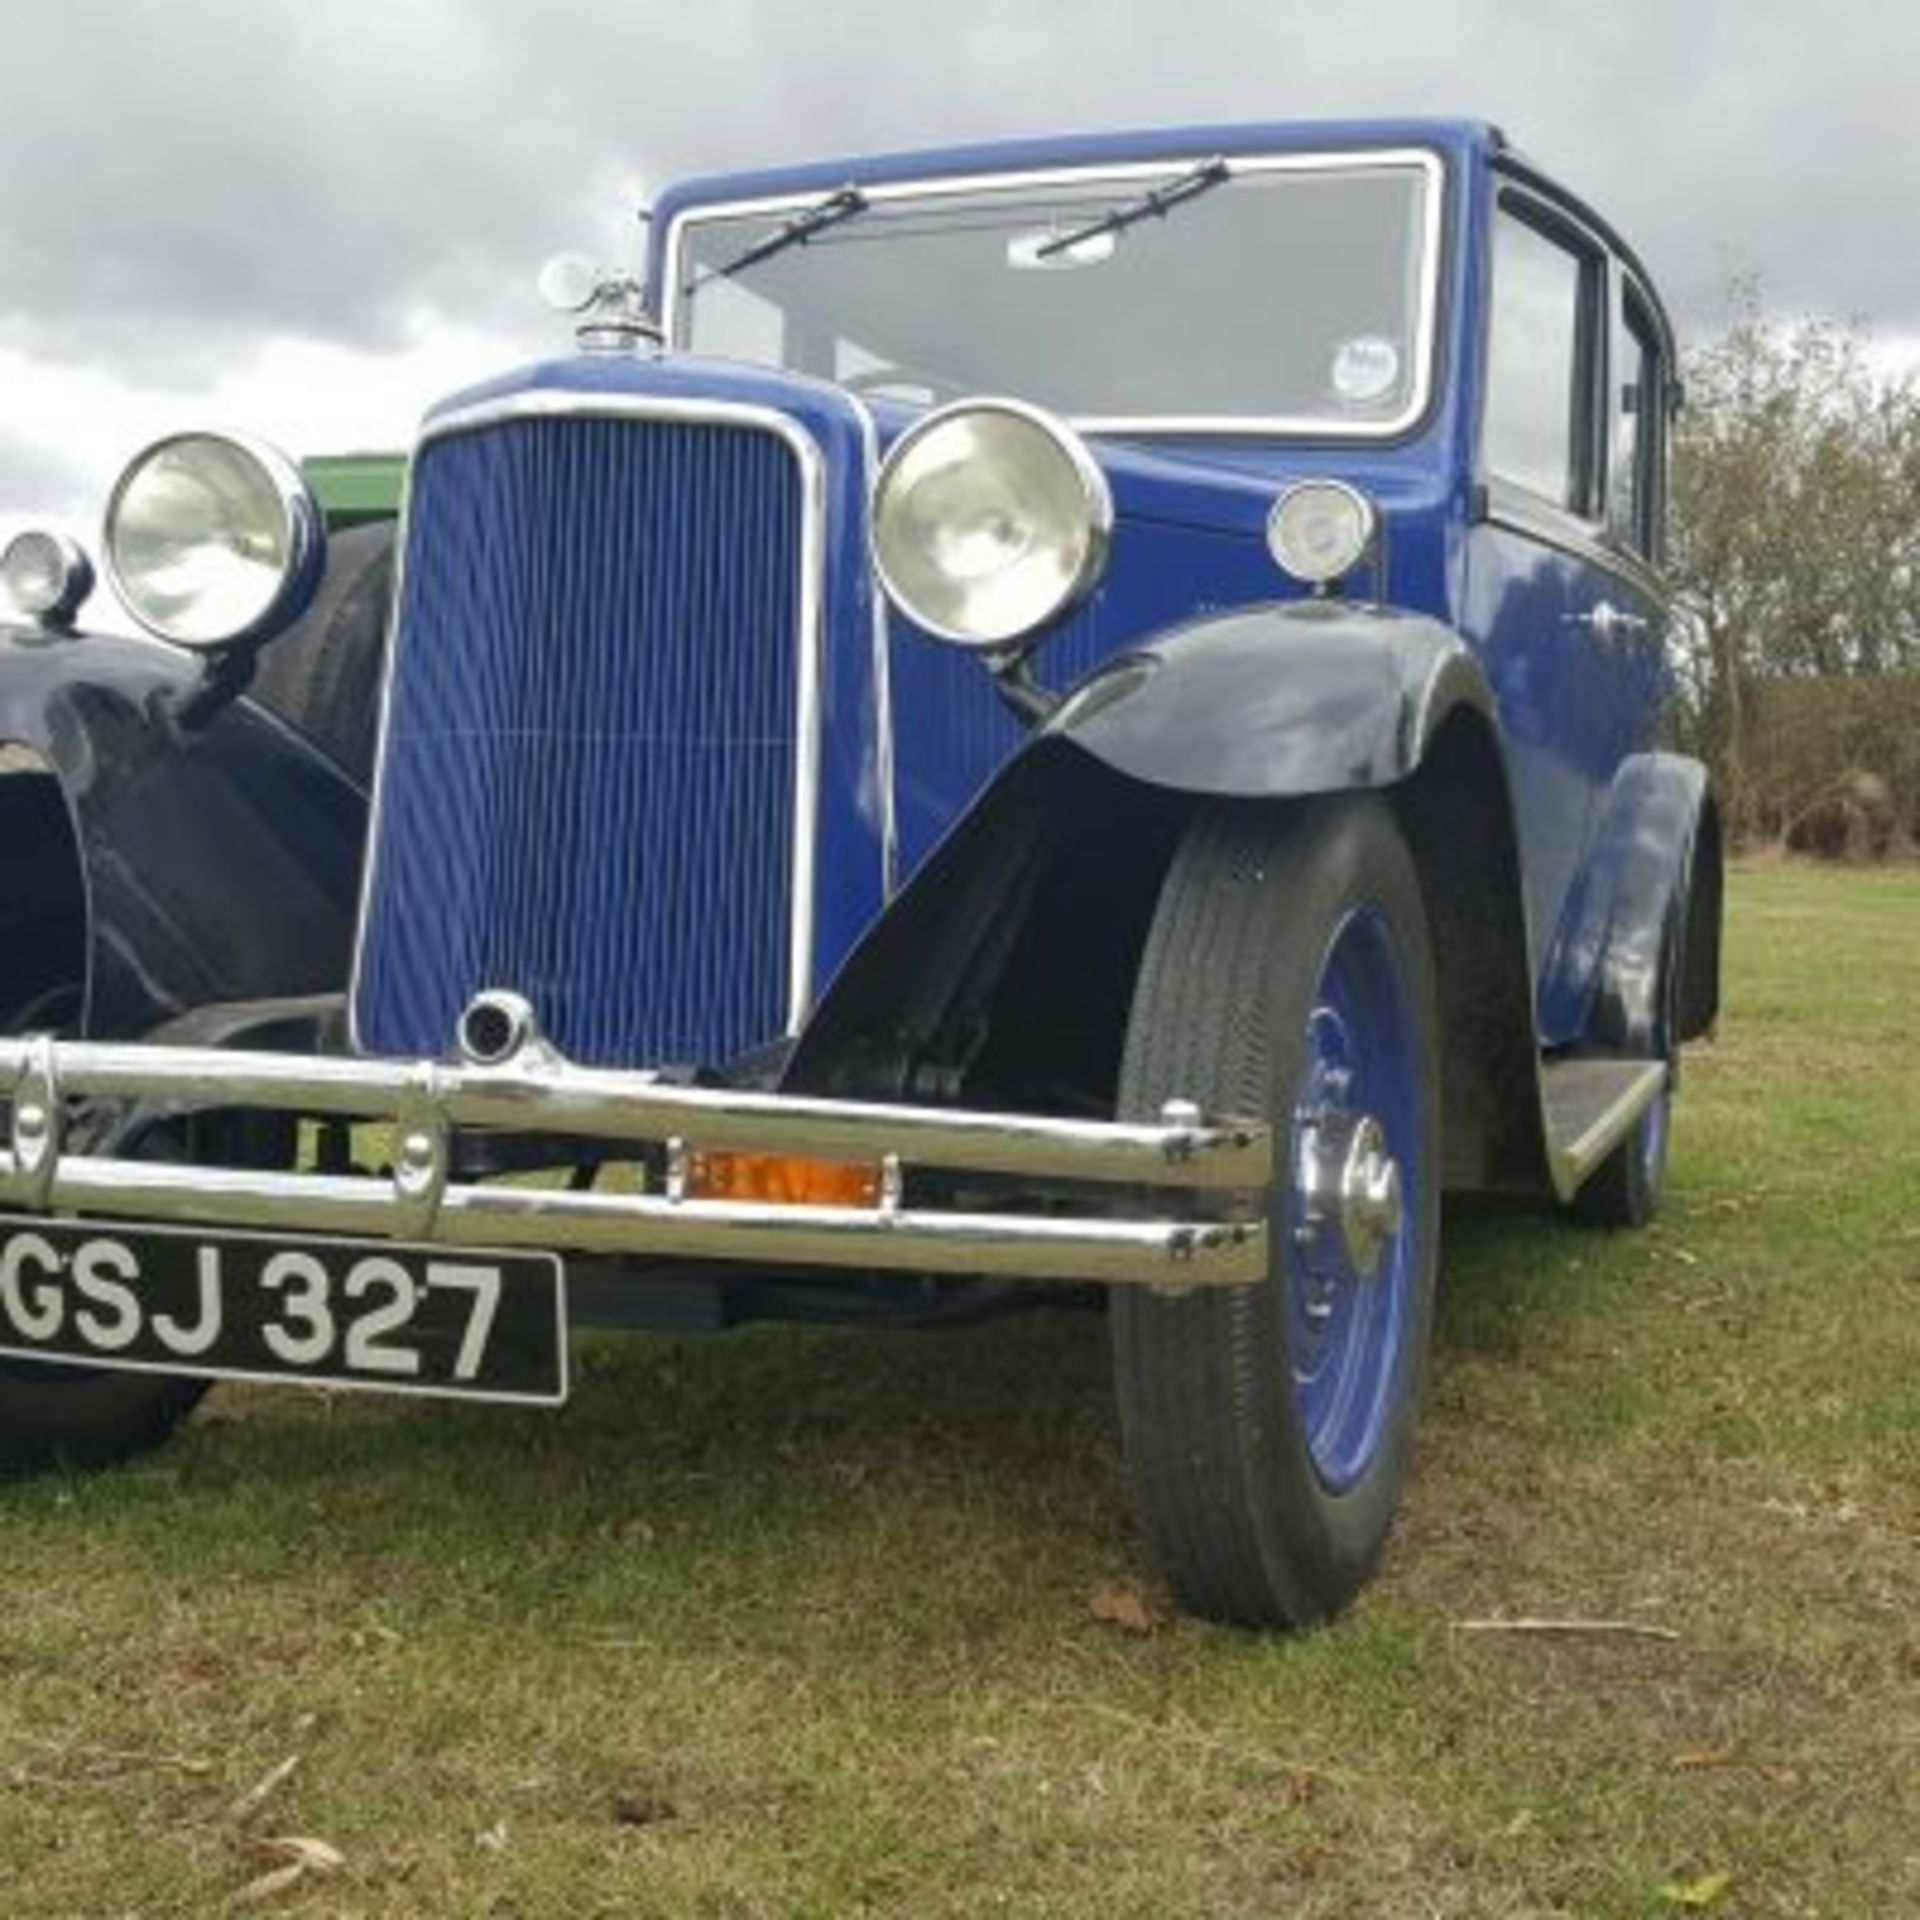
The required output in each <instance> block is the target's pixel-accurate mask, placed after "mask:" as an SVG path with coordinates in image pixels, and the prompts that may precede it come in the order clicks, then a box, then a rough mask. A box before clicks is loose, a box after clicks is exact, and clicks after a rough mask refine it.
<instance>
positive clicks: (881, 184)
mask: <svg viewBox="0 0 1920 1920" xmlns="http://www.w3.org/2000/svg"><path fill="white" fill-rule="evenodd" d="M1213 157H1215V156H1214V154H1213V152H1212V151H1211V150H1210V151H1208V152H1205V153H1193V154H1170V155H1167V156H1165V157H1164V158H1162V159H1158V160H1151V161H1129V162H1125V163H1121V164H1111V163H1109V164H1103V165H1094V166H1085V167H1042V168H1032V169H1027V170H1024V171H1019V172H1009V173H973V174H930V175H927V176H926V177H924V178H922V179H917V180H886V181H874V182H867V181H858V182H857V184H858V185H859V187H860V191H861V192H862V193H863V194H865V195H866V197H867V198H868V200H870V201H875V202H880V201H886V200H911V199H931V198H938V197H941V196H944V195H947V194H962V193H982V192H986V193H991V192H995V191H1005V192H1014V191H1018V190H1019V189H1021V188H1023V187H1042V186H1049V185H1070V186H1086V185H1093V184H1098V183H1099V182H1101V181H1105V180H1111V181H1114V182H1116V183H1121V184H1125V183H1128V182H1131V181H1135V180H1151V179H1156V178H1159V177H1161V176H1163V175H1167V174H1172V173H1177V172H1178V171H1179V169H1180V168H1181V167H1182V166H1192V165H1197V164H1199V163H1200V162H1202V161H1204V160H1209V159H1212V158H1213ZM1227 165H1228V168H1229V170H1230V171H1231V172H1233V173H1236V174H1260V173H1341V172H1377V171H1381V170H1383V169H1392V168H1406V167H1411V168H1414V169H1417V170H1418V171H1419V172H1420V173H1421V175H1422V176H1423V177H1424V180H1425V183H1426V191H1425V193H1424V194H1423V195H1422V203H1423V204H1422V207H1421V247H1422V254H1423V258H1422V263H1421V273H1420V284H1419V290H1418V295H1417V299H1416V307H1415V318H1414V365H1415V369H1416V376H1417V384H1416V385H1415V387H1414V390H1413V392H1412V393H1411V394H1410V395H1409V397H1408V403H1407V405H1406V407H1404V408H1403V409H1402V410H1401V412H1400V413H1399V414H1398V415H1397V416H1396V417H1395V418H1393V419H1392V420H1384V421H1351V422H1346V423H1342V422H1340V421H1338V420H1330V419H1328V418H1326V417H1325V416H1324V415H1318V414H1313V415H1297V414H1271V415H1247V414H1068V415H1064V416H1062V417H1063V418H1065V419H1066V421H1067V424H1068V425H1069V426H1072V427H1075V428H1077V429H1078V430H1079V431H1080V432H1082V433H1089V434H1103V433H1105V434H1126V435H1130V436H1134V435H1164V436H1180V435H1201V436H1209V437H1212V436H1221V437H1227V436H1233V437H1246V436H1260V437H1266V436H1271V435H1277V434H1298V435H1302V436H1306V437H1310V438H1314V439H1329V440H1341V441H1349V440H1362V441H1364V440H1388V439H1393V438H1396V437H1397V436H1399V435H1400V434H1403V433H1406V432H1407V431H1408V430H1409V429H1411V428H1413V427H1415V426H1417V425H1418V424H1419V422H1420V421H1421V419H1422V418H1423V417H1424V416H1425V414H1426V411H1427V408H1428V405H1429V404H1430V402H1431V401H1432V399H1433V395H1434V391H1435V387H1436V384H1437V383H1436V375H1437V373H1438V367H1437V365H1436V359H1435V356H1436V350H1437V347H1438V327H1439V314H1440V254H1441V245H1440V243H1441V238H1442V227H1443V219H1444V213H1445V204H1446V192H1445V183H1446V167H1445V163H1444V162H1443V161H1442V159H1441V157H1440V155H1439V153H1438V152H1437V151H1435V150H1434V149H1433V148H1431V147H1372V148H1367V147H1360V148H1355V149H1353V150H1352V151H1351V152H1346V153H1341V152H1323V153H1289V154H1230V155H1228V156H1227ZM817 197H818V196H817V195H815V194H806V193H794V194H776V195H771V196H766V197H762V198H759V199H748V200H714V201H706V202H703V203H702V204H700V205H699V206H697V207H689V208H686V209H685V210H684V211H682V212H680V213H677V214H675V215H674V217H673V220H672V223H671V224H670V225H669V226H668V228H667V232H666V236H665V240H664V242H663V245H662V248H661V305H660V310H661V315H662V318H663V320H664V321H665V324H666V329H667V338H668V341H669V342H670V344H671V346H672V347H673V349H674V350H675V351H678V352H686V351H689V349H688V348H687V345H686V342H685V339H684V337H683V335H684V328H683V327H682V326H681V324H680V293H681V285H680V283H681V280H682V278H683V275H682V271H681V242H682V231H683V229H685V228H687V227H689V226H694V225H697V224H699V223H700V222H702V221H714V220H731V219H738V218H740V217H741V216H742V215H747V214H761V213H788V212H791V211H793V210H794V209H795V208H797V207H804V206H806V205H808V204H809V203H810V202H811V201H812V200H814V199H816V198H817Z"/></svg>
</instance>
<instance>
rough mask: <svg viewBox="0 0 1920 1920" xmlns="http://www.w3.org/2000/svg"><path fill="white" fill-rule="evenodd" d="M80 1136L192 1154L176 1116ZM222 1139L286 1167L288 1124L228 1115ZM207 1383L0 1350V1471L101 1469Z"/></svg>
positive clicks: (239, 1160)
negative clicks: (24, 1356) (230, 1118)
mask: <svg viewBox="0 0 1920 1920" xmlns="http://www.w3.org/2000/svg"><path fill="white" fill-rule="evenodd" d="M90 1133H91V1135H92V1139H91V1144H93V1145H94V1147H95V1148H96V1150H97V1151H102V1152H112V1153H116V1154H121V1155H125V1156H128V1157H131V1158H137V1159H147V1160H170V1161H175V1162H182V1161H190V1160H191V1159H192V1158H193V1157H194V1154H193V1140H192V1135H191V1130H190V1127H189V1126H188V1125H187V1123H184V1122H172V1121H165V1120H159V1121H155V1120H148V1119H143V1118H140V1117H138V1116H136V1115H101V1116H96V1117H95V1119H94V1120H93V1122H92V1125H91V1128H90ZM223 1144H224V1147H225V1149H226V1151H227V1152H228V1155H229V1157H230V1158H231V1159H232V1160H233V1161H234V1162H235V1163H236V1164H239V1165H258V1166H287V1165H290V1164H291V1152H292V1139H291V1134H290V1131H289V1129H288V1128H287V1127H286V1126H285V1124H284V1123H282V1122H280V1121H278V1120H277V1119H275V1118H273V1117H271V1116H251V1115H250V1116H247V1117H246V1118H244V1119H242V1120H238V1121H236V1122H234V1123H233V1125H232V1127H231V1128H230V1137H229V1138H228V1139H227V1140H226V1141H225V1142H224V1143H223ZM0 1277H7V1276H0ZM9 1278H10V1277H9ZM10 1283H11V1284H15V1285H17V1284H19V1283H18V1281H17V1279H10ZM211 1384H212V1383H211V1382H210V1381H208V1380H204V1379H200V1378H198V1377H195V1376H190V1375H185V1374H172V1373H132V1372H124V1373H123V1372H117V1371H113V1370H111V1369H108V1368H103V1367H89V1366H86V1365H84V1364H73V1365H68V1364H64V1363H55V1362H48V1361H36V1360H26V1359H21V1358H18V1357H8V1356H5V1355H0V1473H28V1472H34V1471H37V1470H38V1469H40V1468H43V1467H81V1468H85V1467H104V1466H111V1465H113V1464H114V1463H115V1462H117V1461H120V1460H125V1459H129V1458H131V1457H132V1456H133V1455H135V1454H140V1453H145V1452H146V1451H148V1449H150V1448H152V1447H157V1446H159V1445H160V1443H161V1442H162V1441H163V1440H165V1439H166V1438H167V1437H168V1436H169V1435H170V1434H171V1433H172V1432H173V1430H174V1429H175V1428H176V1427H178V1426H179V1425H180V1423H181V1422H182V1421H183V1420H185V1419H186V1417H187V1416H188V1415H189V1414H190V1413H191V1412H192V1411H193V1410H194V1408H195V1407H196V1406H198V1405H199V1404H200V1401H201V1400H202V1399H203V1398H204V1397H205V1395H206V1392H207V1389H208V1387H209V1386H210V1385H211Z"/></svg>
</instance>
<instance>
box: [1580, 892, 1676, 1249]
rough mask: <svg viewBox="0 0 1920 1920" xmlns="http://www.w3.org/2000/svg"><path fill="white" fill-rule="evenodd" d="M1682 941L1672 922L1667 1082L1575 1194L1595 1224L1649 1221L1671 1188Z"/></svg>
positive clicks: (1662, 1026) (1664, 951) (1665, 956)
mask: <svg viewBox="0 0 1920 1920" xmlns="http://www.w3.org/2000/svg"><path fill="white" fill-rule="evenodd" d="M1678 952H1679V941H1678V938H1677V936H1676V933H1675V931H1674V928H1673V927H1671V926H1669V928H1668V929H1667V933H1666V938H1665V939H1664V940H1663V941H1662V942H1661V944H1660V985H1659V1000H1658V1006H1659V1010H1660V1011H1659V1017H1658V1021H1657V1023H1656V1032H1655V1043H1656V1045H1657V1046H1659V1047H1660V1048H1662V1049H1664V1051H1665V1053H1666V1059H1667V1084H1666V1086H1665V1087H1664V1088H1662V1090H1661V1093H1660V1097H1659V1098H1658V1099H1657V1100H1655V1101H1654V1102H1653V1103H1652V1105H1650V1106H1649V1107H1648V1108H1647V1109H1646V1111H1645V1112H1644V1113H1642V1114H1641V1116H1640V1118H1639V1119H1638V1120H1637V1121H1636V1122H1635V1123H1634V1125H1633V1128H1632V1130H1631V1131H1630V1132H1629V1133H1628V1134H1627V1136H1626V1138H1625V1139H1624V1140H1622V1141H1621V1142H1620V1144H1619V1145H1618V1146H1617V1147H1615V1148H1614V1150H1613V1151H1612V1152H1611V1153H1610V1154H1608V1155H1607V1157H1606V1159H1605V1160H1603V1161H1602V1162H1601V1163H1600V1165H1599V1167H1598V1168H1597V1169H1596V1170H1595V1172H1594V1173H1593V1175H1592V1176H1591V1177H1590V1178H1589V1179H1588V1181H1587V1183H1586V1185H1585V1186H1583V1187H1582V1188H1581V1189H1580V1191H1579V1192H1578V1193H1576V1194H1575V1195H1574V1197H1573V1215H1574V1218H1575V1219H1577V1220H1580V1221H1583V1222H1584V1223H1585V1224H1586V1225H1588V1226H1590V1227H1606V1228H1610V1229H1614V1230H1622V1229H1626V1228H1632V1227H1644V1226H1646V1225H1647V1224H1648V1223H1649V1222H1650V1221H1651V1220H1652V1219H1653V1217H1654V1215H1655V1214H1657V1213H1658V1212H1659V1211H1660V1202H1661V1201H1662V1200H1663V1199H1664V1198H1665V1197H1666V1191H1667V1148H1668V1142H1669V1140H1670V1138H1671V1136H1672V1133H1673V1088H1674V1078H1675V1070H1676V1069H1677V1067H1678V1064H1679V1053H1678V1043H1677V1041H1676V1039H1675V1034H1676V1032H1677V1030H1678V1004H1677V1003H1678V994H1679V976H1680V968H1679V964H1678Z"/></svg>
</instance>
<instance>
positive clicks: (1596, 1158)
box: [1541, 1060, 1668, 1200]
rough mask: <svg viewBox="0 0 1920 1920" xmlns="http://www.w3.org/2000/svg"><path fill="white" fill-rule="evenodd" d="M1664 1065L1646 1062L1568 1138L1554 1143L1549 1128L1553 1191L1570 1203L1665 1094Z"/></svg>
mask: <svg viewBox="0 0 1920 1920" xmlns="http://www.w3.org/2000/svg"><path fill="white" fill-rule="evenodd" d="M1667 1071H1668V1069H1667V1063H1666V1062H1665V1061H1664V1060H1649V1061H1646V1062H1645V1063H1644V1064H1642V1065H1641V1067H1640V1068H1639V1070H1638V1072H1636V1073H1635V1074H1634V1075H1633V1076H1632V1077H1631V1078H1630V1079H1629V1080H1627V1081H1626V1082H1625V1084H1624V1085H1623V1086H1622V1087H1621V1089H1620V1091H1619V1092H1618V1093H1617V1094H1616V1095H1615V1096H1614V1097H1613V1099H1612V1100H1611V1101H1609V1102H1608V1104H1607V1105H1606V1106H1605V1107H1604V1108H1602V1109H1601V1111H1600V1112H1598V1113H1596V1114H1595V1115H1594V1116H1593V1118H1592V1119H1591V1120H1589V1121H1588V1122H1587V1123H1586V1125H1585V1126H1584V1127H1583V1128H1582V1129H1581V1130H1580V1132H1579V1133H1577V1134H1575V1135H1574V1136H1573V1137H1572V1138H1571V1139H1567V1140H1555V1139H1553V1138H1552V1136H1551V1128H1549V1137H1548V1160H1549V1162H1550V1164H1551V1167H1552V1171H1553V1184H1554V1190H1555V1192H1556V1193H1558V1195H1559V1196H1560V1198H1561V1199H1562V1200H1571V1199H1572V1198H1573V1196H1574V1195H1575V1194H1576V1193H1577V1192H1578V1191H1579V1190H1580V1188H1581V1187H1582V1186H1584V1185H1585V1184H1586V1181H1587V1178H1588V1176H1589V1175H1590V1174H1592V1173H1593V1172H1594V1171H1595V1170H1596V1169H1597V1168H1598V1167H1599V1165H1600V1163H1601V1161H1603V1160H1604V1159H1605V1158H1606V1157H1607V1155H1608V1154H1609V1153H1611V1152H1612V1151H1613V1149H1614V1148H1615V1147H1617V1146H1618V1145H1619V1144H1620V1142H1621V1141H1622V1140H1624V1139H1625V1138H1626V1136H1627V1134H1628V1132H1629V1131H1630V1130H1631V1129H1632V1127H1633V1125H1634V1123H1635V1122H1636V1121H1637V1120H1638V1119H1639V1118H1640V1116H1641V1115H1642V1114H1643V1113H1644V1112H1646V1110H1647V1109H1648V1108H1649V1107H1650V1106H1652V1105H1653V1103H1654V1101H1656V1100H1657V1099H1658V1098H1659V1097H1660V1095H1661V1094H1662V1093H1663V1092H1665V1090H1666V1085H1667ZM1541 1093H1542V1100H1541V1110H1542V1112H1543V1113H1544V1112H1546V1111H1547V1107H1548V1102H1547V1101H1546V1099H1545V1097H1544V1096H1545V1093H1546V1082H1545V1078H1544V1076H1543V1079H1542V1086H1541Z"/></svg>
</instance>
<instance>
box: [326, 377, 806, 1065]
mask: <svg viewBox="0 0 1920 1920" xmlns="http://www.w3.org/2000/svg"><path fill="white" fill-rule="evenodd" d="M537 419H616V420H668V421H674V422H678V423H683V424H690V425H702V426H730V427H739V428H745V429H749V430H754V431H758V432H762V433H770V434H772V435H773V436H774V437H775V438H776V439H778V440H780V441H781V442H782V443H783V444H784V445H785V446H786V447H787V449H788V450H789V451H790V452H791V453H792V454H793V456H794V462H795V465H796V466H797V467H798V469H799V472H800V484H801V496H802V497H801V514H802V520H801V527H802V539H801V553H800V584H799V601H800V620H799V629H798V632H797V634H796V636H795V643H796V648H797V651H798V659H797V661H796V663H795V676H796V691H795V696H794V698H795V710H794V731H795V736H796V737H795V740H794V813H793V845H792V849H791V856H790V881H789V884H790V886H791V889H792V899H791V901H790V902H789V914H788V931H787V1025H786V1031H787V1033H788V1034H789V1035H793V1034H797V1033H798V1032H799V1031H800V1028H801V1026H802V1025H803V1024H804V1022H805V1020H806V1016H807V1012H808V1009H809V1008H810V1007H811V1005H812V1003H813V931H814V908H815V869H814V861H815V851H816V848H817V846H818V843H819V810H820V755H821V738H820V735H821V726H822V714H821V706H820V679H821V673H822V670H823V656H824V648H825V621H826V523H827V514H826V487H827V483H826V461H825V457H824V456H823V455H822V453H821V451H820V447H819V445H818V443H817V442H816V441H815V440H814V438H813V436H812V435H811V434H809V433H808V432H807V431H806V429H805V428H803V427H802V426H801V425H800V424H799V422H798V421H796V420H794V419H793V418H792V417H791V416H790V415H788V414H785V413H782V412H780V411H779V410H778V409H776V408H773V407H762V406H756V405H750V404H748V403H746V402H742V401H731V400H682V399H677V398H670V397H667V396H664V395H656V394H608V393H581V392H574V391H571V390H569V389H564V388H550V387H539V388H533V389H531V390H528V391H525V392H521V393H516V394H511V395H509V396H507V397H506V398H505V399H500V400H483V401H479V402H477V403H476V404H474V405H472V406H469V407H461V408H459V409H457V410H456V411H454V412H451V413H445V414H441V415H440V416H439V417H438V418H436V419H433V420H430V421H428V422H427V424H426V427H425V428H424V429H423V431H422V433H421V435H420V439H419V441H418V443H417V444H416V445H415V447H414V450H413V454H412V457H411V458H410V459H409V460H408V462H407V479H406V487H405V491H404V492H403V494H402V498H401V513H400V525H399V530H398V534H397V540H398V543H399V544H398V551H397V554H396V557H395V561H394V575H393V606H392V610H391V613H390V615H389V620H388V627H387V654H386V664H385V667H384V669H383V672H382V677H381V686H380V734H379V745H378V748H377V751H376V753H375V758H374V789H373V804H372V808H371V811H370V814H369V817H368V826H367V844H368V855H367V864H366V872H365V874H364V875H363V876H362V879H361V883H360V905H359V913H358V917H357V919H356V922H355V926H354V939H353V968H352V973H351V975H350V977H349V980H348V985H347V1023H348V1034H349V1037H350V1039H351V1042H352V1044H353V1046H354V1047H355V1048H356V1050H357V1049H358V1048H359V1047H360V1045H361V1040H360V1032H359V1018H358V1013H357V1008H358V1006H359V999H360V972H361V964H362V960H363V957H364V948H365V940H366V928H367V908H368V903H369V902H370V901H371V899H372V897H373V883H374V875H375V872H376V870H377V866H378V862H379V849H380V843H381V835H380V827H381V815H382V801H383V797H384V792H385V786H386V761H387V727H388V722H389V719H390V717H391V705H392V692H393V675H394V667H395V662H396V660H397V658H398V655H399V649H400V637H401V636H400V609H401V607H402V606H403V605H404V604H405V586H406V582H405V565H406V550H407V543H408V540H409V538H410V536H411V523H410V515H411V507H412V492H413V473H414V468H415V465H416V463H417V462H418V461H419V459H420V456H421V454H422V453H424V452H425V450H426V449H427V448H428V447H429V446H430V445H432V444H433V443H434V442H435V441H437V440H444V439H449V438H452V437H454V436H456V435H460V434H467V433H475V432H479V431H482V430H484V429H485V428H488V427H492V426H498V425H500V424H502V423H506V422H511V421H516V420H537ZM497 984H505V985H509V986H510V985H512V984H513V983H512V982H504V983H497Z"/></svg>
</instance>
